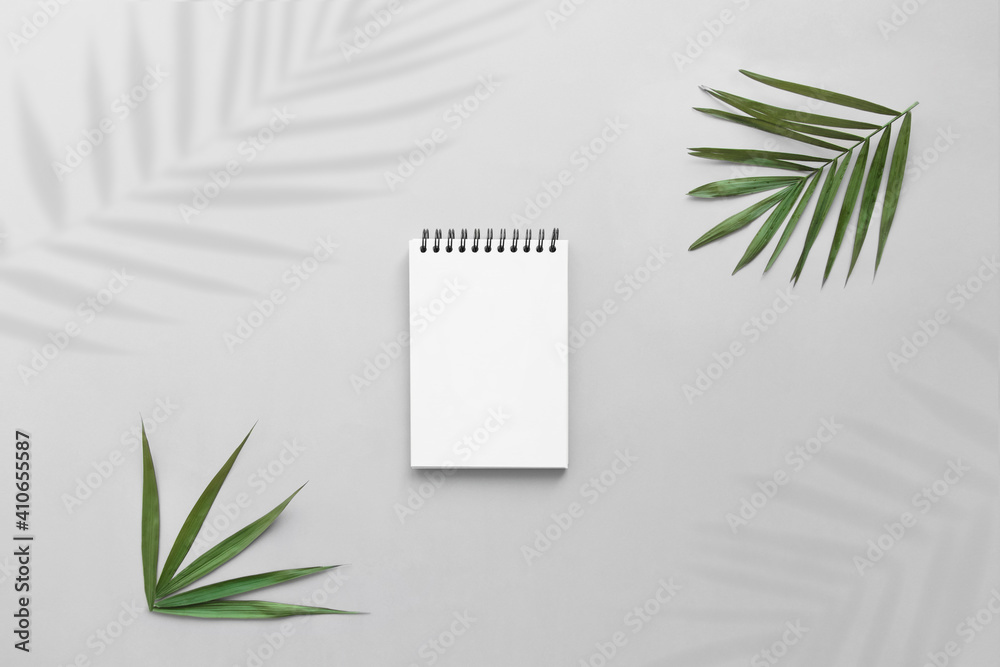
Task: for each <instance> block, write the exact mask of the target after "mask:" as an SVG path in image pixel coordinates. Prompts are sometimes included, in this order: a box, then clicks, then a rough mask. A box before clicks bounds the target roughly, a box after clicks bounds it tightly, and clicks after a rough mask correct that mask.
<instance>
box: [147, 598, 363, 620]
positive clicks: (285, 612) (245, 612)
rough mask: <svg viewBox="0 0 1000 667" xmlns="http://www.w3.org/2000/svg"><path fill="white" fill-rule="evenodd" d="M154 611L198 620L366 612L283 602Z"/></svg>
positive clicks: (212, 604)
mask: <svg viewBox="0 0 1000 667" xmlns="http://www.w3.org/2000/svg"><path fill="white" fill-rule="evenodd" d="M153 611H155V612H157V613H159V614H171V615H174V616H194V617H196V618H236V619H252V618H283V617H285V616H313V615H318V614H343V615H351V616H358V615H363V614H364V613H365V612H358V611H343V610H340V609H328V608H326V607H305V606H302V605H297V604H284V603H282V602H265V601H262V600H216V601H213V602H203V603H201V604H193V605H188V606H185V607H174V608H163V607H156V608H155V609H153Z"/></svg>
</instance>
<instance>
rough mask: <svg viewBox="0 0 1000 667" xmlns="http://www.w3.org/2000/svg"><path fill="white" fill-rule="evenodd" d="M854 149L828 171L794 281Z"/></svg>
mask: <svg viewBox="0 0 1000 667" xmlns="http://www.w3.org/2000/svg"><path fill="white" fill-rule="evenodd" d="M853 151H854V149H851V150H850V151H848V152H847V155H846V156H844V160H843V162H841V163H840V165H839V167H838V164H837V161H838V160H839V159H840V158H837V160H834V161H833V164H831V165H830V170H829V171H828V172H827V177H826V182H825V183H823V189H822V190H820V193H819V200H818V201H817V202H816V211H815V212H814V213H813V219H812V222H810V223H809V230H808V231H807V232H806V241H805V244H804V245H803V247H802V254H801V255H800V256H799V261H798V263H797V264H796V265H795V271H794V273H793V274H792V283H793V284H797V283H798V281H799V276H800V275H801V274H802V269H803V268H804V267H805V263H806V257H808V256H809V251H810V250H812V246H813V244H814V243H815V242H816V237H817V236H818V235H819V230H820V228H821V227H822V226H823V222H824V221H825V220H826V215H827V213H829V212H830V207H831V206H832V205H833V200H834V198H835V197H836V196H837V191H838V190H839V189H840V183H841V181H843V180H844V173H845V172H846V171H847V165H848V164H849V163H850V161H851V154H852V153H853Z"/></svg>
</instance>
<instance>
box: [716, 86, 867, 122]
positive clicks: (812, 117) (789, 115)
mask: <svg viewBox="0 0 1000 667" xmlns="http://www.w3.org/2000/svg"><path fill="white" fill-rule="evenodd" d="M702 89H703V90H705V91H707V92H710V93H713V94H714V93H718V95H724V96H727V97H729V98H732V99H733V100H736V101H739V102H741V103H744V104H747V105H749V106H752V107H754V108H755V109H757V110H759V111H761V112H763V113H765V114H767V115H768V116H770V117H771V118H778V119H780V120H790V121H794V122H796V123H807V124H809V125H825V126H827V127H844V128H847V129H852V130H877V129H879V127H881V126H880V125H875V124H874V123H866V122H863V121H860V120H851V119H849V118H834V117H833V116H823V115H820V114H817V113H809V112H808V111H797V110H795V109H785V108H783V107H776V106H772V105H770V104H764V103H763V102H758V101H757V100H750V99H747V98H745V97H740V96H739V95H733V94H732V93H725V92H723V91H721V90H714V89H711V88H707V87H705V86H702ZM719 99H723V98H722V97H719ZM723 101H724V102H726V103H727V104H728V103H729V102H727V101H726V100H725V99H723Z"/></svg>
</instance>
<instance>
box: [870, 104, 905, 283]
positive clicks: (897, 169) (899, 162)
mask: <svg viewBox="0 0 1000 667" xmlns="http://www.w3.org/2000/svg"><path fill="white" fill-rule="evenodd" d="M911 121H912V117H911V115H910V112H909V111H907V112H906V114H905V115H904V116H903V124H902V125H901V126H900V128H899V136H898V137H897V138H896V148H895V149H894V150H893V152H892V164H891V165H890V166H889V176H888V179H887V180H886V185H885V203H884V204H883V206H882V223H881V225H880V227H879V236H878V253H877V254H876V256H875V271H874V273H873V274H872V279H873V280H874V279H875V274H877V273H878V267H879V264H881V263H882V252H883V251H884V250H885V242H886V240H887V239H888V238H889V230H890V229H891V228H892V221H893V219H894V218H895V217H896V207H897V206H898V205H899V195H900V192H901V191H902V189H903V175H904V174H905V172H906V157H907V155H908V153H909V147H910V125H911Z"/></svg>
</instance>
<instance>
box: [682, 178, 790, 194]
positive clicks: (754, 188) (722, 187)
mask: <svg viewBox="0 0 1000 667" xmlns="http://www.w3.org/2000/svg"><path fill="white" fill-rule="evenodd" d="M801 180H802V177H800V176H751V177H748V178H732V179H729V180H724V181H716V182H714V183H708V184H706V185H702V186H700V187H697V188H695V189H694V190H691V192H689V193H688V194H689V195H690V196H692V197H702V198H713V197H738V196H741V195H748V194H754V193H757V192H765V191H767V190H777V189H778V188H783V187H786V186H788V185H793V184H795V183H798V182H799V181H801Z"/></svg>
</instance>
